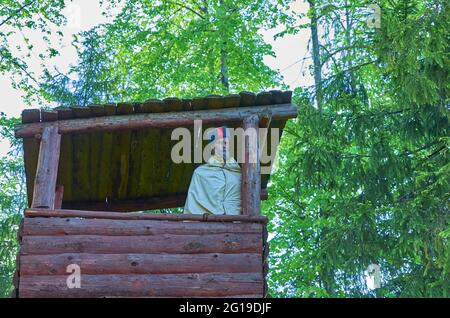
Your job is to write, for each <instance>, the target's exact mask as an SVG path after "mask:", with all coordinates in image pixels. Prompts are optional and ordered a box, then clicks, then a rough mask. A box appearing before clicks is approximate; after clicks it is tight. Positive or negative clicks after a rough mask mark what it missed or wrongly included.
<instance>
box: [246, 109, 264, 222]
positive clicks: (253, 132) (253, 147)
mask: <svg viewBox="0 0 450 318" xmlns="http://www.w3.org/2000/svg"><path fill="white" fill-rule="evenodd" d="M258 128H259V117H258V116H257V115H252V116H249V117H247V118H245V119H244V123H243V129H244V136H243V138H244V139H243V145H244V162H243V164H242V189H241V191H242V214H244V215H260V214H261V211H260V210H261V174H260V170H261V168H260V162H259V131H258Z"/></svg>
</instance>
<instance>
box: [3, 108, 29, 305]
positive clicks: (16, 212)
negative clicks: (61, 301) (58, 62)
mask: <svg viewBox="0 0 450 318" xmlns="http://www.w3.org/2000/svg"><path fill="white" fill-rule="evenodd" d="M15 124H17V120H16V119H7V118H6V116H5V115H4V114H3V113H2V114H1V115H0V137H1V138H2V139H3V138H6V139H9V140H11V142H12V143H13V147H14V144H15V141H13V140H12V139H13V137H12V127H13V125H15ZM13 149H15V148H13ZM0 189H1V191H0V297H8V296H9V294H10V292H11V291H12V277H13V274H14V271H15V270H16V255H17V252H18V242H17V239H16V233H17V229H18V225H19V222H20V220H21V219H22V211H23V209H24V208H25V205H26V196H25V180H24V168H23V160H22V155H21V154H20V153H18V152H17V151H15V150H12V151H10V153H9V154H8V155H7V156H5V157H3V158H0Z"/></svg>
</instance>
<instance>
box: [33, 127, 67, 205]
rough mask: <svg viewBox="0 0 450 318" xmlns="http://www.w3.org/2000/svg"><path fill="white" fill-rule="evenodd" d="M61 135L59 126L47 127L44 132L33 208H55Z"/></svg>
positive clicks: (35, 181) (35, 182)
mask: <svg viewBox="0 0 450 318" xmlns="http://www.w3.org/2000/svg"><path fill="white" fill-rule="evenodd" d="M60 144H61V135H60V134H59V133H58V127H57V126H46V127H45V128H44V129H43V132H42V138H41V144H40V148H39V159H38V164H37V169H36V178H35V180H34V191H33V202H32V204H31V207H33V208H53V206H54V204H55V190H56V178H57V175H58V164H59V152H60Z"/></svg>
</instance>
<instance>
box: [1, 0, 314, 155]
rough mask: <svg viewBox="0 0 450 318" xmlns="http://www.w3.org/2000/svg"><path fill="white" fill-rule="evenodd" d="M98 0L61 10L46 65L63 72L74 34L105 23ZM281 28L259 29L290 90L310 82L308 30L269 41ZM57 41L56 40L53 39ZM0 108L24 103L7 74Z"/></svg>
mask: <svg viewBox="0 0 450 318" xmlns="http://www.w3.org/2000/svg"><path fill="white" fill-rule="evenodd" d="M293 8H294V9H295V10H298V11H299V12H306V10H307V5H306V4H305V3H303V1H302V0H297V2H296V3H295V4H294V6H293ZM101 12H102V10H101V7H100V1H99V0H73V1H72V2H71V3H70V4H69V5H68V6H67V8H66V9H65V10H64V12H63V13H64V15H65V16H66V17H67V19H68V23H67V26H66V27H64V29H63V30H62V31H63V34H64V38H63V39H62V42H61V43H60V44H59V45H58V46H57V48H58V50H59V52H60V55H59V56H57V57H55V58H52V59H50V60H47V61H46V62H45V64H46V66H47V67H49V68H50V69H53V68H55V67H56V68H57V69H58V70H59V71H60V72H65V71H67V69H68V67H69V65H70V64H75V63H76V62H77V54H76V51H75V49H74V48H73V47H72V45H71V41H72V38H73V35H74V34H77V33H78V32H80V31H85V30H89V29H91V28H92V27H94V26H96V25H98V24H101V23H104V22H108V21H109V20H110V19H111V18H107V17H105V16H103V15H102V14H101ZM281 29H282V28H281V27H280V28H279V29H277V30H261V33H262V34H263V36H264V39H265V41H266V42H267V43H270V44H271V45H272V47H273V51H274V52H275V54H276V58H273V57H266V58H265V63H266V64H267V65H268V66H270V67H271V68H274V69H278V70H280V72H281V74H282V75H283V77H284V82H285V83H286V84H287V85H289V86H290V88H291V89H293V88H295V87H297V86H300V85H310V84H311V83H312V77H311V76H310V74H309V71H308V66H309V65H310V61H311V60H310V59H308V60H306V61H304V62H302V59H303V58H304V57H307V56H308V55H307V54H308V53H307V45H308V40H309V36H310V34H309V32H308V30H302V31H301V32H300V33H298V34H296V35H289V36H285V37H283V38H279V39H277V40H276V41H274V40H273V36H274V35H275V34H276V33H277V32H279V31H281ZM25 35H26V36H27V37H29V38H30V40H31V43H32V44H33V45H34V48H35V49H36V52H39V51H43V50H44V48H45V44H44V42H43V40H42V35H41V34H40V33H37V32H35V33H33V32H30V33H27V34H25ZM21 40H22V39H21V35H18V36H17V37H16V38H12V39H11V43H10V46H11V47H14V46H15V45H14V42H15V41H21ZM55 43H57V42H55ZM40 64H41V61H40V60H39V59H38V58H37V56H36V55H34V56H32V57H31V60H30V63H29V68H30V71H32V72H33V73H34V74H35V75H36V77H39V76H40V75H41V72H42V67H41V65H40ZM0 89H1V99H0V111H1V112H4V113H6V114H7V116H14V117H18V116H20V113H21V112H22V110H23V109H24V108H26V107H27V106H26V105H25V103H24V102H23V99H22V97H21V96H22V95H23V92H21V91H20V90H15V89H13V88H12V86H11V79H10V77H9V75H8V74H6V75H0ZM42 106H45V105H36V104H35V105H32V106H31V108H40V107H42ZM9 147H10V145H9V143H8V142H7V141H5V140H0V156H4V155H5V154H6V153H7V152H8V150H9Z"/></svg>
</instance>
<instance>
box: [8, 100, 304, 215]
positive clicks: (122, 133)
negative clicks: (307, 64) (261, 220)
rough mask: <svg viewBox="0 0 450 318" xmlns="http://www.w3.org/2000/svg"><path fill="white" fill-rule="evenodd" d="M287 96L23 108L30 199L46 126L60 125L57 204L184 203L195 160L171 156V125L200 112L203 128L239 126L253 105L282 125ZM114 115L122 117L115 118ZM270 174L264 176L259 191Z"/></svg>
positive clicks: (291, 113) (288, 109)
mask: <svg viewBox="0 0 450 318" xmlns="http://www.w3.org/2000/svg"><path fill="white" fill-rule="evenodd" d="M291 96H292V93H291V92H290V91H285V92H283V91H270V92H261V93H259V94H254V93H250V92H241V93H240V94H233V95H228V96H224V97H222V96H216V95H212V96H207V97H196V98H193V99H192V100H190V99H178V98H166V99H164V100H158V99H149V100H147V101H145V102H143V103H117V104H105V105H89V106H87V107H86V106H83V107H57V108H54V109H51V110H44V109H41V110H39V109H27V110H24V111H23V113H22V124H21V125H18V126H16V129H15V134H16V137H20V138H23V146H24V160H25V173H26V182H27V195H28V202H29V204H30V203H31V199H32V196H33V186H34V178H35V175H36V166H37V160H38V155H39V138H36V137H38V136H36V135H38V133H36V132H40V131H41V130H42V129H43V127H44V126H45V125H49V124H52V125H58V126H59V131H60V133H61V134H62V139H61V155H60V163H59V168H58V181H57V184H62V185H63V186H64V199H63V204H62V208H66V209H69V208H70V209H85V210H100V211H102V210H103V211H139V210H146V209H149V207H151V208H169V207H178V206H183V205H184V200H185V198H186V194H187V190H188V187H189V182H190V178H191V176H192V172H193V170H194V169H195V167H196V166H197V165H198V164H197V165H196V164H194V163H191V164H188V163H180V164H175V163H173V162H172V160H171V159H170V153H171V149H172V146H173V145H174V144H176V143H177V142H178V141H172V140H171V132H172V130H173V128H175V127H178V126H185V127H187V128H188V129H190V130H193V120H194V119H204V120H203V129H206V128H208V127H214V126H218V125H220V124H227V125H228V126H229V127H239V126H240V120H239V119H242V118H243V117H244V116H246V114H250V113H252V112H256V111H257V112H258V113H269V114H272V112H273V116H272V120H271V121H270V127H277V128H280V129H281V132H282V129H283V128H284V126H285V124H286V121H287V120H288V119H289V118H292V117H295V116H296V109H295V105H292V104H291ZM168 112H169V113H168ZM275 114H279V115H276V116H275ZM117 116H122V117H121V119H123V120H120V121H118V119H119V118H118V117H117ZM113 120H115V121H114V122H113ZM133 120H134V121H136V120H139V121H140V122H143V123H144V124H145V125H144V124H143V126H142V127H138V128H139V129H127V125H125V124H124V123H129V122H132V121H133ZM112 123H113V124H114V125H115V126H114V127H113V126H112ZM136 127H137V126H135V128H136ZM81 130H83V132H81ZM86 131H87V132H86ZM267 140H270V135H269V136H268V138H267ZM204 144H206V141H204ZM261 146H263V145H261ZM263 147H264V146H263ZM269 148H270V145H269ZM268 179H269V176H268V175H262V180H261V183H262V189H263V193H264V189H265V188H266V186H267V182H268Z"/></svg>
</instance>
